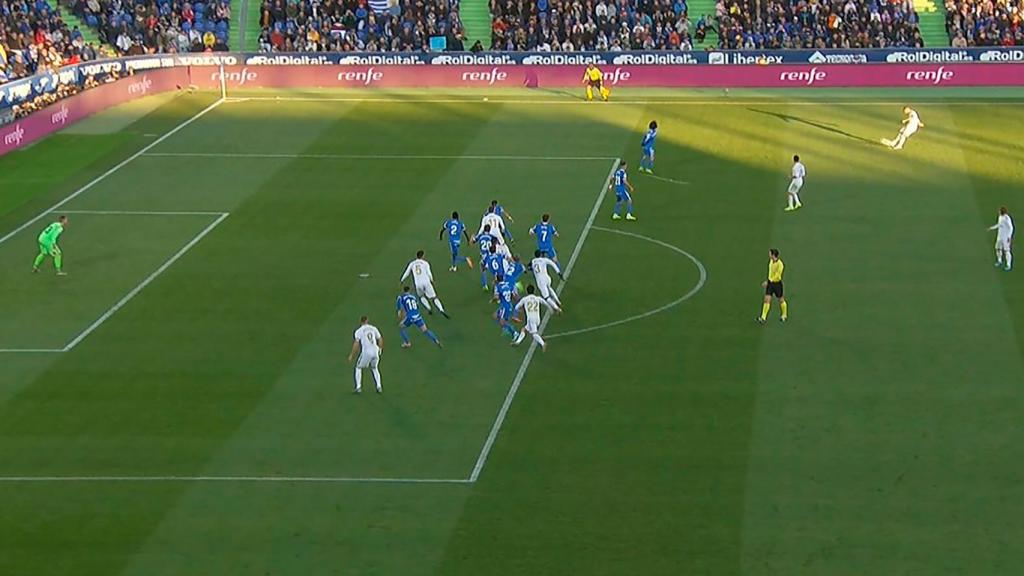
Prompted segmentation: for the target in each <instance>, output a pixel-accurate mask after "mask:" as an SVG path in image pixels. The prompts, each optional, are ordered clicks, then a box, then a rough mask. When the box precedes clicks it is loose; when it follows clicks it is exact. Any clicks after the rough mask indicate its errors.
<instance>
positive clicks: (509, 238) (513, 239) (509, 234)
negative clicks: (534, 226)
mask: <svg viewBox="0 0 1024 576" xmlns="http://www.w3.org/2000/svg"><path fill="white" fill-rule="evenodd" d="M505 238H508V241H509V242H515V240H516V239H515V238H513V237H512V233H511V232H509V231H508V230H505Z"/></svg>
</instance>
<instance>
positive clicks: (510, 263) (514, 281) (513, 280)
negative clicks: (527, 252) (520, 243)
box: [505, 254, 526, 295]
mask: <svg viewBox="0 0 1024 576" xmlns="http://www.w3.org/2000/svg"><path fill="white" fill-rule="evenodd" d="M523 272H526V266H523V263H522V261H520V259H519V254H513V255H512V259H511V260H508V259H506V260H505V278H506V279H507V280H508V282H509V284H511V285H512V287H513V288H515V291H516V294H517V295H518V294H520V293H522V291H523V285H522V284H520V283H519V278H520V277H522V275H523Z"/></svg>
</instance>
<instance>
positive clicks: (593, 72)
mask: <svg viewBox="0 0 1024 576" xmlns="http://www.w3.org/2000/svg"><path fill="white" fill-rule="evenodd" d="M603 77H604V76H602V75H601V71H600V70H598V68H597V67H596V66H595V67H593V68H587V71H586V72H584V73H583V78H584V79H585V80H590V81H591V82H597V81H599V80H601V79H602V78H603Z"/></svg>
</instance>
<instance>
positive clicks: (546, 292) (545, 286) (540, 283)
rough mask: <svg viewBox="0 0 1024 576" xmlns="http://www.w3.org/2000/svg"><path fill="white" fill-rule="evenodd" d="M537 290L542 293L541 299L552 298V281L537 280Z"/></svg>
mask: <svg viewBox="0 0 1024 576" xmlns="http://www.w3.org/2000/svg"><path fill="white" fill-rule="evenodd" d="M537 290H539V291H540V297H541V298H543V299H545V300H547V299H548V298H550V297H551V280H550V279H548V280H543V279H541V278H537Z"/></svg>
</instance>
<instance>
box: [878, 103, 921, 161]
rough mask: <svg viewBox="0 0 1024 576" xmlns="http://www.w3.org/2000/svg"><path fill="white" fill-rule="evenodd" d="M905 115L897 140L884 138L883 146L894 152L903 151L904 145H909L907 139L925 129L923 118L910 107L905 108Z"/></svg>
mask: <svg viewBox="0 0 1024 576" xmlns="http://www.w3.org/2000/svg"><path fill="white" fill-rule="evenodd" d="M903 115H904V116H905V118H903V126H902V127H901V128H900V133H899V134H897V135H896V139H895V140H889V139H888V138H882V144H885V145H886V146H888V147H889V148H892V149H893V150H902V149H903V145H904V144H906V143H907V139H909V138H910V137H911V136H913V135H914V134H916V133H917V131H918V130H919V129H921V128H924V122H921V117H920V116H918V115H917V111H916V110H914V109H913V108H911V107H910V106H904V107H903Z"/></svg>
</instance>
